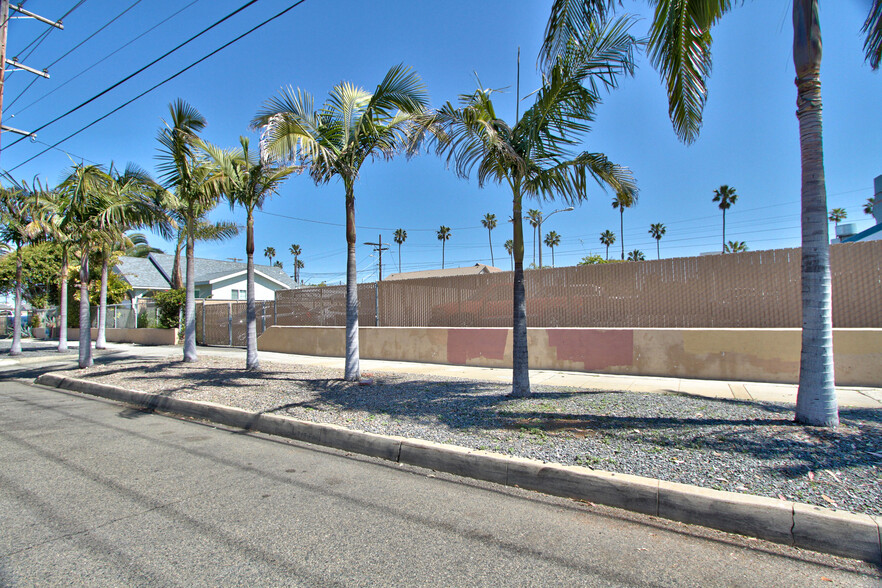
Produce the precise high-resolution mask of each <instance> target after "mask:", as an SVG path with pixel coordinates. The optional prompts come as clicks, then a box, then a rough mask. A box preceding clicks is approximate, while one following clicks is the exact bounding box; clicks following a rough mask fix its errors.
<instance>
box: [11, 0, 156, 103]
mask: <svg viewBox="0 0 882 588" xmlns="http://www.w3.org/2000/svg"><path fill="white" fill-rule="evenodd" d="M142 1H143V0H135V1H134V2H133V3H132V4H130V5H129V7H128V8H126V9H125V10H123V11H122V12H120V13H119V14H117V15H116V16H114V17H113V18H111V19H110V20H109V21H107V22H106V23H104V25H103V26H101V27H100V28H99V29H98V30H96V31H95V32H94V33H92V34H91V35H89V36H88V37H86V38H85V39H83V40H82V41H80V42H79V43H77V44H76V45H74V46H73V47H72V48H71V49H70V50H68V51H67V53H65V54H64V55H62V56H61V57H59V58H58V59H56V60H55V61H53V62H52V63H50V64H49V65H47V66H46V69H49V68H50V67H52V66H53V65H55V64H57V63H58V62H59V61H61V60H62V59H64V58H65V57H67V56H68V55H70V54H71V53H73V52H74V51H76V50H77V49H79V48H80V47H82V46H83V45H85V44H86V43H87V42H88V41H89V40H91V39H92V38H93V37H94V36H95V35H97V34H98V33H100V32H101V31H103V30H104V29H106V28H107V27H109V26H110V25H112V24H113V23H114V22H116V21H117V20H118V19H119V18H120V17H121V16H123V15H124V14H125V13H127V12H128V11H129V10H131V9H132V8H134V7H135V6H137V5H138V4H140V3H141V2H142ZM80 4H82V2H81V3H80ZM71 12H73V11H71ZM68 14H69V13H68ZM65 16H67V15H64V16H62V17H61V19H59V20H64V17H65ZM52 30H54V29H49V31H52ZM34 49H36V47H34ZM35 81H36V78H34V79H33V80H31V83H30V84H28V85H27V86H26V87H25V89H24V90H22V91H21V92H19V94H18V96H16V97H15V98H13V99H12V102H10V103H9V106H12V105H13V104H15V102H16V100H18V99H19V98H21V97H22V96H24V94H25V92H27V91H28V89H29V88H30V87H31V86H33V85H34V82H35Z"/></svg>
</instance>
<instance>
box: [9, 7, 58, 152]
mask: <svg viewBox="0 0 882 588" xmlns="http://www.w3.org/2000/svg"><path fill="white" fill-rule="evenodd" d="M10 9H12V10H14V11H15V12H18V13H19V14H22V15H24V17H25V18H33V19H35V20H39V21H40V22H42V23H46V24H48V25H49V26H53V27H55V28H57V29H61V30H64V25H63V24H62V23H61V21H58V22H55V21H52V20H49V19H48V18H44V17H42V16H39V15H37V14H34V13H33V12H30V11H29V10H25V9H24V8H22V7H21V6H13V5H10V4H9V0H0V130H2V131H9V132H11V133H16V134H19V135H24V136H25V137H31V138H32V139H36V138H37V136H36V135H35V134H33V133H29V132H27V131H22V130H20V129H15V128H12V127H8V126H6V125H3V124H2V122H3V91H4V90H5V85H4V84H5V79H6V66H7V65H9V66H12V67H14V68H16V69H23V70H25V71H28V72H30V73H32V74H34V75H38V76H41V77H44V78H48V77H49V73H48V72H47V71H46V70H45V69H44V70H42V71H40V70H38V69H34V68H32V67H28V66H26V65H24V64H21V63H19V62H18V59H17V58H15V59H7V58H6V45H7V43H6V37H7V31H8V30H9V10H10Z"/></svg>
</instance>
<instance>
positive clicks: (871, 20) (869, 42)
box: [861, 0, 882, 69]
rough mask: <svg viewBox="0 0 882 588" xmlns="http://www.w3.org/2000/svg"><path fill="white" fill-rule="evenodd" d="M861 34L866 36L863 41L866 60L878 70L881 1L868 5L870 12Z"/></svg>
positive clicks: (881, 42) (881, 45)
mask: <svg viewBox="0 0 882 588" xmlns="http://www.w3.org/2000/svg"><path fill="white" fill-rule="evenodd" d="M861 32H862V33H866V35H867V38H866V39H865V40H864V52H865V53H866V60H867V61H868V62H869V64H870V67H872V68H873V69H879V63H880V61H882V0H873V1H872V4H870V11H869V13H868V14H867V20H866V21H864V26H863V27H862V28H861Z"/></svg>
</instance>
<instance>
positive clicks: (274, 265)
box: [273, 261, 284, 269]
mask: <svg viewBox="0 0 882 588" xmlns="http://www.w3.org/2000/svg"><path fill="white" fill-rule="evenodd" d="M273 267H277V268H279V269H282V268H284V264H283V263H282V262H281V261H277V262H275V263H274V264H273Z"/></svg>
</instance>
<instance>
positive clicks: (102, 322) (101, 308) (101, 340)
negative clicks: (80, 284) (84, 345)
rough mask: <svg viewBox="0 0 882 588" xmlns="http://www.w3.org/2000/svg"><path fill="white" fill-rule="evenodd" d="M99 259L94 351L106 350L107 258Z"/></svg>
mask: <svg viewBox="0 0 882 588" xmlns="http://www.w3.org/2000/svg"><path fill="white" fill-rule="evenodd" d="M104 253H105V254H104V255H102V256H101V257H102V258H101V290H100V292H99V294H98V334H97V337H95V349H107V264H108V261H107V258H108V255H106V252H104Z"/></svg>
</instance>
